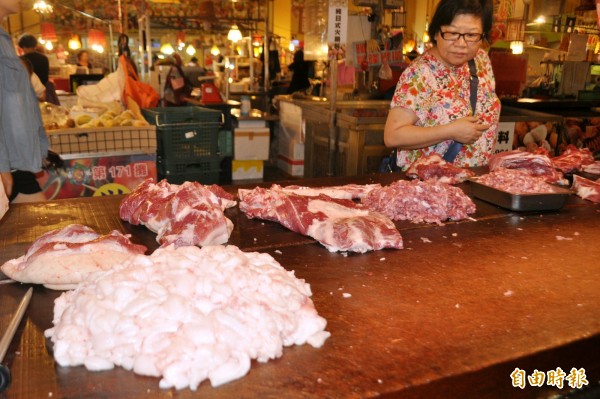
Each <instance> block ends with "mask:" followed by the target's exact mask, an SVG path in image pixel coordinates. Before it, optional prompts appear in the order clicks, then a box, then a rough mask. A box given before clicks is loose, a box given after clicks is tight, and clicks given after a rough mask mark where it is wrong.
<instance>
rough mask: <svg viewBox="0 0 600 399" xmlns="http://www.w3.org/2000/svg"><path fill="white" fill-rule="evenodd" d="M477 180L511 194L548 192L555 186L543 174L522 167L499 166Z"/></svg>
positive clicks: (552, 191)
mask: <svg viewBox="0 0 600 399" xmlns="http://www.w3.org/2000/svg"><path fill="white" fill-rule="evenodd" d="M477 182H478V183H481V184H485V185H486V186H490V187H493V188H495V189H497V190H502V191H506V192H508V193H511V194H547V193H554V192H555V190H554V188H553V187H552V186H551V185H550V184H548V183H547V182H546V180H545V179H544V178H543V177H541V176H532V175H530V174H529V172H527V171H525V170H521V169H506V168H498V169H496V170H494V171H492V172H490V173H488V174H485V175H482V176H480V177H478V178H477Z"/></svg>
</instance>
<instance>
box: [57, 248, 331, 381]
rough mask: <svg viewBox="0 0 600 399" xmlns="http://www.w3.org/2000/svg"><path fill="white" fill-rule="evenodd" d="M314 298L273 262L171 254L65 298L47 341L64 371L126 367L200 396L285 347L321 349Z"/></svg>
mask: <svg viewBox="0 0 600 399" xmlns="http://www.w3.org/2000/svg"><path fill="white" fill-rule="evenodd" d="M311 295H312V293H311V290H310V286H309V285H308V284H307V283H305V282H304V280H300V279H298V278H296V277H295V276H294V272H290V271H286V270H285V269H284V268H283V267H281V265H280V264H279V263H277V261H276V260H275V259H273V258H272V257H271V256H270V255H268V254H260V253H256V252H254V253H245V252H242V251H240V250H239V249H238V248H237V247H235V246H228V247H224V246H220V245H217V246H208V247H204V248H198V247H193V246H188V247H180V248H175V247H174V246H169V247H165V248H159V249H158V250H156V251H155V252H154V253H153V254H152V255H150V256H142V255H140V256H137V257H133V258H131V259H130V260H129V261H127V262H125V263H123V264H122V265H121V266H120V267H118V268H115V269H113V270H109V271H107V272H105V273H98V274H96V275H94V276H90V278H89V279H87V280H86V281H84V282H83V283H82V284H81V285H80V286H79V287H78V288H77V289H76V290H74V291H70V292H67V293H64V294H63V295H61V296H60V297H59V298H57V299H56V301H55V303H54V319H53V325H54V326H53V327H52V328H50V329H48V330H46V332H45V335H46V336H47V337H49V338H50V339H51V340H52V342H53V344H54V348H53V353H54V358H55V359H56V361H57V362H58V364H59V365H61V366H79V365H84V366H85V367H86V368H87V369H88V370H93V371H96V370H107V369H112V368H113V367H115V366H120V367H123V368H124V369H126V370H133V372H134V373H136V374H141V375H146V376H153V377H161V380H160V383H159V386H160V387H161V388H163V389H167V388H171V387H174V388H176V389H184V388H186V387H189V388H190V389H192V390H196V389H197V388H198V386H199V385H200V384H201V383H202V382H203V381H204V380H206V379H208V380H210V383H211V384H212V386H218V385H221V384H225V383H227V382H229V381H232V380H235V379H237V378H241V377H243V376H244V375H246V374H247V373H248V371H249V369H250V365H251V361H252V359H256V360H258V361H259V362H262V363H264V362H267V361H269V360H270V359H275V358H278V357H280V356H281V355H282V353H283V347H284V346H291V345H303V344H305V343H309V344H310V345H312V346H314V347H316V348H318V347H321V346H322V345H323V344H324V342H325V340H326V339H327V338H328V337H329V335H330V334H329V332H327V331H325V326H326V325H327V321H326V320H325V319H324V318H322V317H321V316H319V315H318V313H317V311H316V310H315V307H314V305H313V302H312V301H311V299H310V296H311Z"/></svg>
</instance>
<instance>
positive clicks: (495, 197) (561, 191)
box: [469, 179, 572, 212]
mask: <svg viewBox="0 0 600 399" xmlns="http://www.w3.org/2000/svg"><path fill="white" fill-rule="evenodd" d="M469 184H470V185H471V193H473V195H474V196H475V197H477V198H479V199H482V200H484V201H487V202H490V203H492V204H494V205H498V206H500V207H502V208H506V209H510V210H512V211H522V212H525V211H555V210H558V209H560V208H562V207H563V205H564V204H565V202H566V201H567V198H569V195H571V194H572V192H571V191H570V190H568V189H566V188H560V187H553V189H554V192H553V193H548V194H513V193H509V192H508V191H502V190H498V189H496V188H494V187H490V186H486V185H485V184H481V183H478V182H477V181H476V180H475V179H469Z"/></svg>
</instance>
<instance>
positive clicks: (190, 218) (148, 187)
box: [119, 179, 236, 246]
mask: <svg viewBox="0 0 600 399" xmlns="http://www.w3.org/2000/svg"><path fill="white" fill-rule="evenodd" d="M235 205H236V202H235V201H234V200H233V195H231V194H229V193H227V192H226V191H225V190H223V188H221V187H220V186H217V185H212V186H205V185H202V184H200V183H198V182H185V183H183V184H181V185H177V184H169V183H168V182H167V181H166V180H162V181H160V182H159V183H157V184H155V183H154V182H153V180H152V179H147V180H145V181H144V182H143V183H141V184H140V185H139V186H138V187H137V188H136V189H135V190H134V191H133V192H131V194H129V195H128V196H127V198H125V199H124V200H123V202H122V203H121V206H120V208H119V215H120V217H121V219H123V220H125V221H127V222H129V223H131V224H142V225H145V226H146V227H147V228H148V229H150V230H152V231H154V232H155V233H157V236H156V241H158V243H160V244H161V245H162V246H166V245H170V244H175V246H186V245H200V246H204V245H214V244H223V243H226V242H227V241H228V240H229V236H230V235H231V231H232V230H233V223H232V222H231V220H229V219H228V218H227V217H225V214H224V213H223V211H224V210H225V209H227V208H230V207H232V206H235Z"/></svg>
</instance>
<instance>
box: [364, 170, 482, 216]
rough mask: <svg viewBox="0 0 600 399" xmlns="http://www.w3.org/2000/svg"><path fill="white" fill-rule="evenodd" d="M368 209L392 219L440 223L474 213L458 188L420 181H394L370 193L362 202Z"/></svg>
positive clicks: (473, 205) (471, 206)
mask: <svg viewBox="0 0 600 399" xmlns="http://www.w3.org/2000/svg"><path fill="white" fill-rule="evenodd" d="M363 204H365V205H366V206H367V207H369V209H372V210H374V211H376V212H381V213H383V214H384V215H386V216H387V217H389V218H391V219H392V220H409V221H411V222H413V223H421V222H427V223H437V224H442V222H444V221H446V220H462V219H466V218H468V214H470V213H474V212H475V204H474V203H473V201H472V200H471V198H469V197H468V196H467V195H465V193H463V191H462V190H461V189H460V188H458V187H453V186H451V185H448V184H445V183H432V182H423V181H420V180H412V181H408V180H398V181H396V182H394V183H392V184H390V185H389V186H385V187H382V188H381V189H379V190H373V191H371V192H370V193H369V195H367V197H366V198H365V199H364V200H363Z"/></svg>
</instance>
